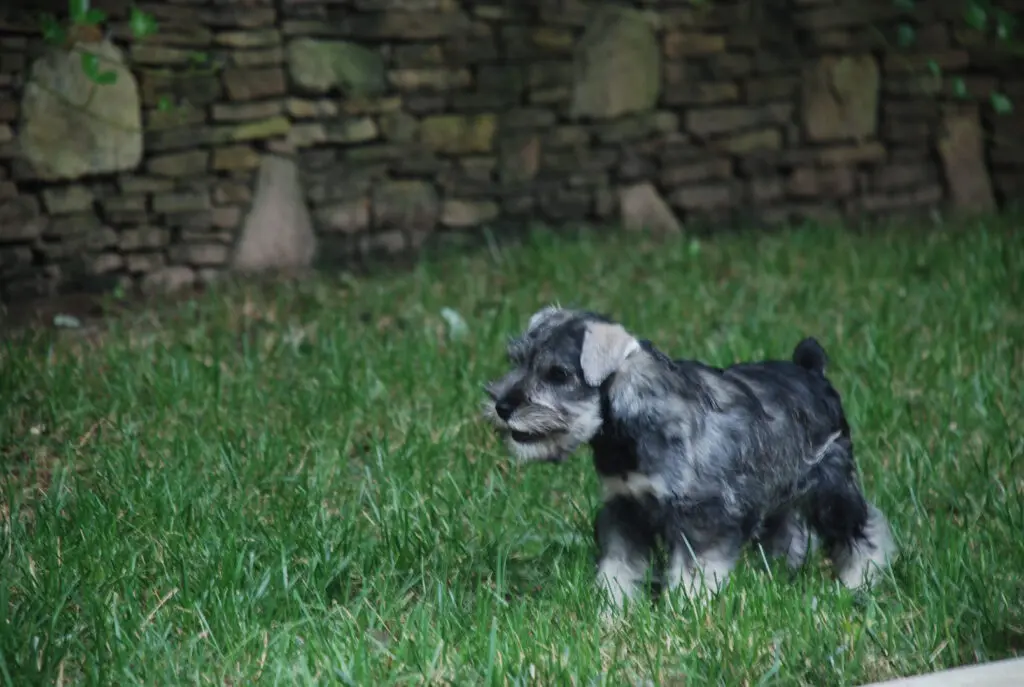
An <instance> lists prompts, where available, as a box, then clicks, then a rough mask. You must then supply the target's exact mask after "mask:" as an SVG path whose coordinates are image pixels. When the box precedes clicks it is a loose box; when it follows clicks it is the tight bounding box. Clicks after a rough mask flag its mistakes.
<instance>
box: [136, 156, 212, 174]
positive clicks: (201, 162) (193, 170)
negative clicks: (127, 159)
mask: <svg viewBox="0 0 1024 687" xmlns="http://www.w3.org/2000/svg"><path fill="white" fill-rule="evenodd" d="M209 162H210V154H209V153H208V152H207V151H205V150H191V151H189V152H187V153H170V154H168V155H159V156H156V157H152V158H150V160H149V162H147V163H146V170H147V171H148V172H149V173H150V174H155V175H156V176H161V177H185V176H193V175H196V174H202V173H203V172H205V171H206V168H207V165H208V164H209Z"/></svg>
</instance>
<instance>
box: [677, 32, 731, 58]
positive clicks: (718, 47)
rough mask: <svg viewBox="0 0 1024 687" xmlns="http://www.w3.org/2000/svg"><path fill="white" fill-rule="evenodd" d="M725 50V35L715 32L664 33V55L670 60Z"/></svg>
mask: <svg viewBox="0 0 1024 687" xmlns="http://www.w3.org/2000/svg"><path fill="white" fill-rule="evenodd" d="M724 50H725V36H724V35H723V34H720V33H719V34H716V33H702V32H690V31H673V32H672V33H669V34H666V35H665V57H667V58H669V59H670V60H674V59H680V58H687V57H693V56H696V55H711V54H714V53H718V52H723V51H724Z"/></svg>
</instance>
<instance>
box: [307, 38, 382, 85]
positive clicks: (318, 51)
mask: <svg viewBox="0 0 1024 687" xmlns="http://www.w3.org/2000/svg"><path fill="white" fill-rule="evenodd" d="M288 70H289V72H290V74H291V77H292V81H294V82H295V84H296V85H298V86H299V87H300V88H304V89H306V90H308V91H313V92H315V93H327V92H328V91H332V90H338V91H341V92H342V93H343V94H345V95H367V96H373V95H378V94H380V93H382V92H383V91H384V88H385V86H386V80H385V72H384V60H383V59H382V58H381V56H380V53H379V52H377V51H375V50H371V49H369V48H364V47H363V46H361V45H357V44H355V43H350V42H348V41H328V40H318V39H315V38H296V39H295V40H293V41H291V42H290V43H289V44H288Z"/></svg>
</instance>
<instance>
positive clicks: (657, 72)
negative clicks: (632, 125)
mask: <svg viewBox="0 0 1024 687" xmlns="http://www.w3.org/2000/svg"><path fill="white" fill-rule="evenodd" d="M573 64H574V83H573V90H572V105H571V114H572V116H573V117H575V118H594V119H612V118H615V117H619V116H621V115H624V114H629V113H632V112H644V111H647V110H651V109H654V106H655V105H656V104H657V102H658V94H659V93H660V91H661V51H660V50H659V48H658V40H657V38H656V37H655V35H654V31H653V30H652V29H651V26H650V24H649V23H648V21H647V19H646V18H645V17H644V14H643V13H642V12H640V11H638V10H634V9H630V8H626V7H612V6H604V7H602V8H601V9H598V10H596V11H594V13H593V18H592V19H591V21H590V24H589V25H588V26H587V29H586V30H585V31H584V33H583V37H582V38H581V39H580V41H579V44H578V46H577V48H576V54H575V56H574V60H573Z"/></svg>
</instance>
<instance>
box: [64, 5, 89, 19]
mask: <svg viewBox="0 0 1024 687" xmlns="http://www.w3.org/2000/svg"><path fill="white" fill-rule="evenodd" d="M88 11H89V0H68V16H69V17H70V18H71V23H72V24H81V23H83V22H84V21H85V14H86V12H88Z"/></svg>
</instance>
